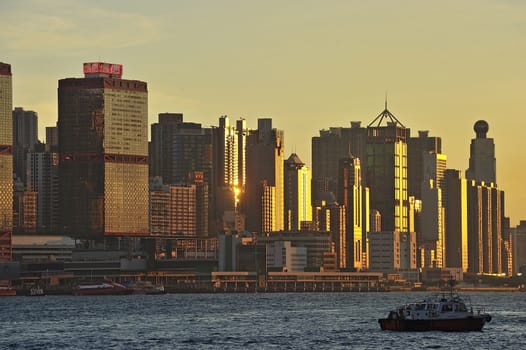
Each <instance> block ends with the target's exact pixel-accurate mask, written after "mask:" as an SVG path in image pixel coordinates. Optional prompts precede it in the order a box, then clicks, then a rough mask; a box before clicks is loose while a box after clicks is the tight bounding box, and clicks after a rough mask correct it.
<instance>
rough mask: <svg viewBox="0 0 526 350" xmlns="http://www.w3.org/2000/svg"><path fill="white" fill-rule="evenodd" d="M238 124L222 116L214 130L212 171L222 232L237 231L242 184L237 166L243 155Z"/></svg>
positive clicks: (216, 216) (217, 217)
mask: <svg viewBox="0 0 526 350" xmlns="http://www.w3.org/2000/svg"><path fill="white" fill-rule="evenodd" d="M238 141H239V137H238V130H237V125H235V124H231V123H230V119H229V118H228V116H222V117H220V118H219V126H218V127H216V128H213V129H212V143H213V150H214V159H213V164H214V165H213V172H214V179H215V184H216V186H215V188H214V189H213V191H214V192H215V194H214V198H215V208H216V212H215V213H214V216H213V217H214V218H215V220H216V221H217V222H218V223H220V226H221V229H220V230H221V231H226V232H230V231H232V230H236V222H238V220H237V216H238V215H239V212H238V210H237V209H238V203H239V200H240V196H241V192H242V190H243V186H242V184H241V181H240V178H239V175H240V174H242V172H240V171H239V169H238V167H239V166H240V165H241V166H243V165H242V163H241V162H240V161H239V158H240V156H241V155H240V154H239V153H238V152H239V150H240V149H239V145H238Z"/></svg>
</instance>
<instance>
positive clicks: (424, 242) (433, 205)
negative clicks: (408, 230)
mask: <svg viewBox="0 0 526 350" xmlns="http://www.w3.org/2000/svg"><path fill="white" fill-rule="evenodd" d="M446 160H447V158H446V156H445V155H443V154H437V153H426V154H424V156H423V164H422V165H423V167H422V170H423V171H422V176H421V178H422V183H421V190H420V196H421V197H420V198H421V199H422V211H421V215H420V218H421V220H420V228H419V230H418V232H419V233H420V235H419V236H420V237H421V238H422V239H421V242H418V245H419V249H420V251H421V253H420V258H421V262H422V264H421V266H420V267H425V268H427V267H431V268H442V267H444V254H445V237H444V232H445V229H444V227H445V221H444V219H445V210H444V206H443V197H444V196H443V193H444V192H443V186H444V172H445V170H446Z"/></svg>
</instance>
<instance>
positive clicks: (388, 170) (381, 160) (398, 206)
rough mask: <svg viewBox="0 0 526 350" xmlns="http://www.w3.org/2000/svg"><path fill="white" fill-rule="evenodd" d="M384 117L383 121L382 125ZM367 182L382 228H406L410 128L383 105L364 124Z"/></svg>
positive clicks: (371, 203)
mask: <svg viewBox="0 0 526 350" xmlns="http://www.w3.org/2000/svg"><path fill="white" fill-rule="evenodd" d="M383 121H385V122H386V125H382V122H383ZM367 135H368V140H367V161H366V169H367V182H366V183H367V186H368V187H369V188H370V191H371V198H370V205H371V209H376V210H378V211H380V214H381V215H382V230H384V231H398V232H407V231H408V230H409V205H408V194H407V143H406V140H407V139H408V137H409V129H406V128H405V126H404V125H403V124H402V123H401V122H400V121H399V120H398V119H396V117H395V116H394V115H393V114H392V113H391V112H390V111H389V110H388V109H387V106H386V108H385V109H384V110H383V111H382V113H380V114H379V115H378V116H377V117H376V118H375V119H374V120H373V121H372V122H371V123H370V124H369V125H368V126H367Z"/></svg>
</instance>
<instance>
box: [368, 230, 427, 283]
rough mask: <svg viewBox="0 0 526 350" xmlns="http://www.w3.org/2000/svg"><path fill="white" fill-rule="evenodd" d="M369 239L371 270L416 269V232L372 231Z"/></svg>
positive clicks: (400, 270) (402, 270)
mask: <svg viewBox="0 0 526 350" xmlns="http://www.w3.org/2000/svg"><path fill="white" fill-rule="evenodd" d="M368 239H369V270H370V271H376V272H382V273H393V272H411V271H415V269H416V267H417V265H416V234H415V232H393V231H382V232H371V233H370V234H369V236H368Z"/></svg>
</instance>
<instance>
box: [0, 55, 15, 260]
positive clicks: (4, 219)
mask: <svg viewBox="0 0 526 350" xmlns="http://www.w3.org/2000/svg"><path fill="white" fill-rule="evenodd" d="M12 110H13V85H12V80H11V65H9V64H6V63H2V62H0V261H2V260H11V234H12V230H13V120H12V118H13V115H12Z"/></svg>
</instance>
